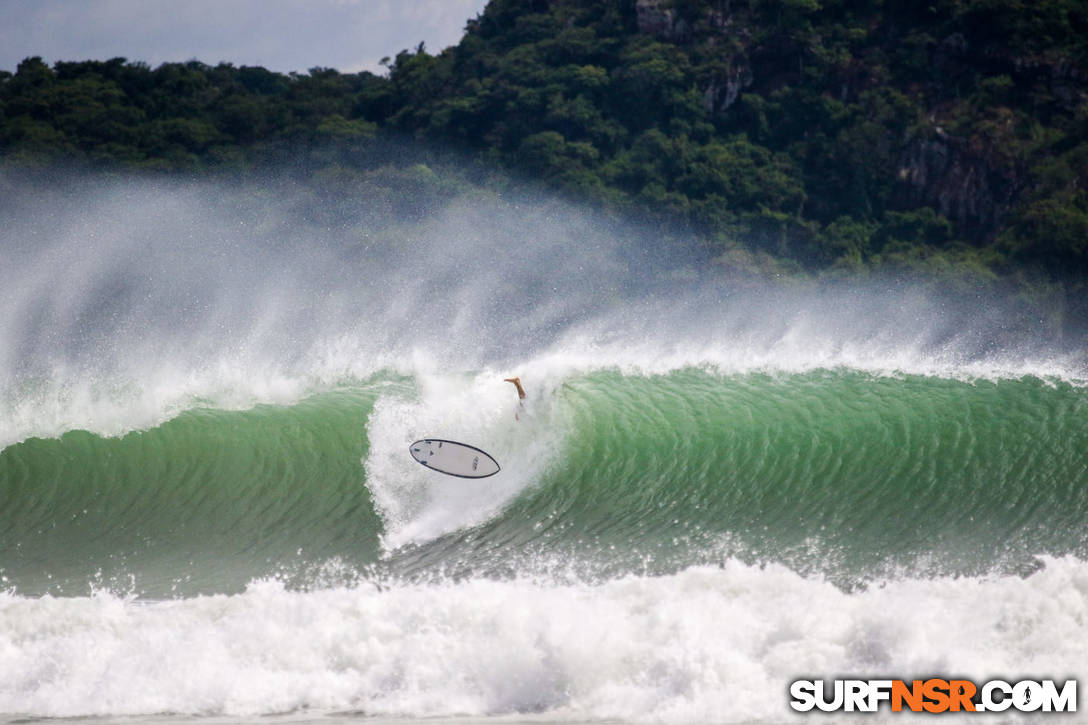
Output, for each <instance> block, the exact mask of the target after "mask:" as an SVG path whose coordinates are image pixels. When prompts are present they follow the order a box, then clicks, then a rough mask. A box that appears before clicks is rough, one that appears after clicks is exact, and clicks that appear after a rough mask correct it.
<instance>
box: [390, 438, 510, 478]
mask: <svg viewBox="0 0 1088 725" xmlns="http://www.w3.org/2000/svg"><path fill="white" fill-rule="evenodd" d="M408 450H409V451H411V452H412V458H414V459H416V460H417V461H419V462H420V463H422V464H423V465H424V466H426V467H427V468H433V469H434V470H436V471H440V472H441V473H446V474H449V475H451V476H460V477H461V478H487V477H488V476H494V475H495V474H496V473H498V472H499V464H498V462H497V461H496V460H495V459H494V458H492V457H491V456H490V455H489V454H487V453H485V452H484V451H481V450H480V449H479V448H476V447H475V446H470V445H466V444H464V443H458V442H456V441H446V440H441V439H439V438H424V439H423V440H421V441H416V442H415V443H413V444H412V445H410V446H408Z"/></svg>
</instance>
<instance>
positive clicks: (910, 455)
mask: <svg viewBox="0 0 1088 725" xmlns="http://www.w3.org/2000/svg"><path fill="white" fill-rule="evenodd" d="M416 388H417V386H416V381H414V380H412V379H410V378H400V377H397V376H388V375H382V376H378V377H375V378H373V379H371V380H369V381H363V382H359V383H355V384H352V385H346V386H342V387H339V388H336V389H333V390H329V391H327V392H324V393H320V394H315V395H313V396H311V397H308V398H306V399H304V400H302V401H301V402H298V403H296V404H293V405H287V406H270V405H262V406H258V407H256V408H253V409H250V410H244V411H225V410H214V409H206V408H205V409H196V410H190V411H188V412H184V413H182V414H180V415H178V416H177V417H175V418H173V419H171V420H168V421H166V422H164V423H162V424H161V425H159V426H157V427H153V428H151V429H149V430H142V431H137V432H132V433H129V434H127V435H124V436H121V437H103V436H100V435H96V434H92V433H89V432H85V431H71V432H68V433H65V434H64V435H62V436H60V437H59V438H52V439H40V438H32V439H29V440H25V441H23V442H20V443H17V444H14V445H10V446H8V447H7V448H5V449H4V450H3V452H2V453H0V500H2V501H3V502H4V506H3V507H2V508H0V537H2V540H3V542H4V557H3V562H2V565H0V567H2V573H3V575H4V576H5V577H6V578H7V579H6V581H7V584H8V585H9V586H14V587H15V588H16V589H17V590H18V591H20V592H23V593H35V592H45V591H51V592H54V593H72V594H75V593H85V592H86V590H87V588H88V586H107V587H112V588H116V587H121V588H126V587H127V588H129V589H132V590H133V591H135V592H137V593H141V594H145V595H148V596H166V595H171V594H179V593H182V594H185V593H198V592H214V591H225V592H232V591H239V590H241V589H242V588H243V587H244V586H245V584H246V583H247V582H248V581H250V580H251V579H253V578H254V577H259V576H268V575H276V576H282V577H286V578H288V579H289V580H293V581H295V582H296V583H300V584H301V583H306V582H312V581H313V580H314V578H315V577H328V576H331V577H333V578H335V577H337V576H339V575H340V574H338V573H337V572H338V571H339V570H344V571H350V572H354V574H353V576H354V575H357V573H358V572H360V571H363V570H368V568H369V570H371V571H373V570H379V571H381V572H383V573H386V574H394V575H398V576H410V577H411V576H427V575H428V574H433V573H434V572H437V571H441V572H443V573H446V574H449V573H452V574H454V575H458V574H461V575H471V574H497V575H502V574H504V573H514V572H519V571H526V570H534V569H541V568H543V569H547V570H549V571H554V570H555V568H556V567H557V566H559V567H561V566H570V567H572V568H573V569H576V570H577V571H578V572H579V573H580V574H582V575H588V576H591V577H593V576H601V577H610V576H614V575H619V574H623V573H625V572H635V573H649V574H660V573H670V572H675V571H678V570H680V569H682V568H683V567H686V566H690V565H692V564H705V563H715V562H717V561H721V560H723V559H724V558H726V557H730V556H737V557H741V558H742V559H744V560H750V561H752V562H754V563H758V562H770V561H777V562H785V563H787V564H789V565H790V566H791V567H792V568H794V569H795V570H799V571H802V572H814V573H823V574H827V575H830V576H832V577H833V578H837V579H838V580H841V581H842V582H844V583H847V584H848V583H849V582H851V581H856V580H861V579H865V578H871V577H873V576H884V575H889V574H893V573H895V572H897V571H908V572H911V573H928V574H947V573H953V574H964V573H983V572H987V571H994V570H997V571H1008V572H1014V573H1016V572H1019V573H1026V572H1029V571H1031V570H1032V567H1033V566H1034V564H1033V561H1034V559H1033V556H1034V555H1037V554H1051V555H1062V554H1067V553H1072V554H1075V555H1078V556H1081V557H1083V556H1085V555H1086V554H1088V542H1086V534H1085V532H1086V531H1088V485H1086V482H1088V454H1086V451H1088V394H1086V392H1085V390H1084V389H1083V388H1080V387H1075V386H1073V385H1070V384H1068V383H1063V382H1055V381H1044V380H1040V379H1037V378H1033V377H1025V378H1022V379H999V380H995V381H988V380H973V381H961V380H954V379H943V378H936V377H922V376H906V375H904V376H894V377H893V376H876V375H871V374H868V373H860V372H852V371H846V370H833V371H815V372H808V373H790V374H787V373H781V374H775V375H766V374H752V373H749V374H740V375H723V374H718V373H714V372H708V371H704V370H701V369H683V370H679V371H675V372H672V373H669V374H663V375H621V374H620V373H618V372H616V371H609V370H601V371H595V372H589V373H580V374H572V375H570V376H567V377H565V378H564V379H563V380H562V381H561V382H560V383H559V384H558V385H556V386H555V389H554V390H553V391H552V392H551V395H550V396H549V399H548V401H547V404H546V405H542V406H541V407H540V409H539V410H538V411H537V413H536V414H535V415H534V416H532V417H531V418H530V419H528V420H526V421H523V422H514V421H510V420H508V419H507V418H506V417H503V420H502V421H501V423H500V424H499V425H497V426H495V430H497V431H499V433H497V434H495V435H496V436H497V437H499V438H501V437H502V436H503V435H507V433H506V432H505V430H506V429H509V430H510V431H511V432H510V435H513V434H515V433H516V434H518V435H526V432H527V431H528V434H529V435H531V436H533V437H537V438H546V439H548V440H549V441H551V443H552V445H553V448H554V453H553V454H552V455H550V456H549V457H548V460H547V461H546V463H544V464H541V465H540V466H537V467H536V468H535V469H534V475H533V476H531V477H530V478H529V479H528V480H523V481H519V482H518V483H517V486H516V487H515V490H514V491H513V493H512V494H511V495H510V496H509V499H508V500H507V501H506V502H505V503H504V505H502V506H500V507H499V509H498V510H497V511H495V512H493V513H491V514H488V515H486V516H483V518H482V520H475V521H471V523H470V524H469V525H466V526H460V527H459V526H456V525H452V526H447V527H445V528H443V527H437V528H435V529H434V530H433V531H430V532H429V533H430V535H429V536H426V537H423V540H422V541H416V542H413V543H411V544H410V545H404V546H390V545H388V542H387V541H385V539H383V535H385V534H386V533H387V531H386V529H387V528H388V526H387V522H385V521H384V520H383V511H382V510H380V507H378V506H377V505H376V503H375V499H374V496H373V495H372V492H383V491H384V492H386V494H387V495H388V492H389V491H399V489H398V486H399V487H402V488H411V486H413V485H416V484H415V481H416V479H412V481H408V482H407V484H406V483H405V482H404V481H398V480H393V479H394V478H395V477H396V476H398V475H400V476H402V477H403V475H404V474H403V473H401V471H402V470H403V469H400V468H397V469H387V468H383V467H382V465H381V461H380V460H378V459H376V458H375V459H372V460H370V465H369V466H368V465H367V463H368V458H369V457H370V455H371V451H370V441H369V439H368V430H372V429H371V428H368V423H370V424H371V425H372V424H373V422H372V421H371V416H372V413H373V412H374V409H375V405H376V403H377V402H378V401H379V400H390V401H399V402H402V403H404V404H406V405H411V404H412V401H413V400H414V399H415V398H416V397H418V390H417V389H416ZM412 433H414V431H406V432H405V435H406V436H410V434H412ZM439 433H440V432H434V431H427V432H426V433H425V434H428V435H437V434H439ZM492 443H493V445H495V446H497V447H498V450H501V451H506V450H507V449H508V448H509V447H510V445H511V444H510V443H509V441H507V442H506V443H504V442H503V441H502V440H498V441H493V442H492ZM481 444H482V443H481ZM396 453H397V451H393V452H392V453H391V454H390V455H391V456H392V455H395V454H396ZM404 455H405V456H406V455H407V454H406V453H405V454H404ZM517 466H518V464H517V462H516V461H514V462H506V463H504V468H505V469H507V470H510V469H516V468H517ZM410 472H411V473H412V475H421V476H429V478H427V477H425V478H422V479H419V481H420V482H419V483H418V485H419V486H424V487H433V488H435V490H438V491H448V490H450V489H449V488H448V487H453V486H458V485H464V486H471V485H473V484H471V483H467V484H463V483H459V482H458V481H457V480H455V479H446V478H444V477H441V476H438V474H434V473H432V472H421V473H420V472H416V471H414V469H413V470H411V471H410ZM502 475H505V473H504V474H500V476H502ZM368 476H369V479H368ZM443 487H445V488H443ZM478 505H479V503H478V502H476V501H469V502H468V503H467V504H466V507H467V508H471V507H472V506H478Z"/></svg>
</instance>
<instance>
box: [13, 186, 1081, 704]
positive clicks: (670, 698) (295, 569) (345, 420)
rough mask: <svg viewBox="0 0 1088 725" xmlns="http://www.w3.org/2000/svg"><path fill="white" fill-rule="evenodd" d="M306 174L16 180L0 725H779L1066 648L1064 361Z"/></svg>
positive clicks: (661, 251)
mask: <svg viewBox="0 0 1088 725" xmlns="http://www.w3.org/2000/svg"><path fill="white" fill-rule="evenodd" d="M308 193H309V192H306V191H304V190H302V189H300V188H297V187H294V186H292V185H290V184H288V183H283V184H278V185H277V184H269V185H263V186H230V185H227V184H211V183H193V184H186V183H167V182H162V181H154V182H151V181H133V180H123V179H122V180H118V179H114V180H110V181H106V180H103V179H88V180H81V181H74V180H68V181H67V182H66V185H65V186H62V187H60V188H59V190H58V191H56V192H55V193H54V194H52V195H44V196H36V197H31V196H30V195H29V194H22V195H20V194H19V193H16V194H15V195H14V196H13V197H12V198H8V199H6V200H5V201H4V202H3V203H4V204H5V209H7V210H8V212H9V217H10V219H9V223H8V224H6V225H5V226H4V228H3V229H2V230H0V250H2V251H3V255H4V260H5V264H4V265H2V266H0V302H2V305H0V592H2V593H0V713H5V714H11V715H19V716H30V717H68V716H129V715H154V714H163V713H173V714H181V715H223V716H232V717H234V716H237V717H242V716H257V715H268V714H276V713H284V712H298V711H309V710H312V711H317V712H322V713H340V714H344V713H348V714H364V715H367V716H376V715H394V716H398V717H402V716H403V717H421V718H422V717H442V716H460V715H464V716H471V717H481V718H486V717H492V716H498V715H509V714H514V713H535V714H538V715H541V716H542V717H546V718H555V719H559V720H578V719H591V720H598V719H608V718H612V719H618V720H621V721H635V722H644V721H647V722H706V721H715V722H775V721H780V720H781V719H783V718H784V717H786V716H787V715H788V713H787V711H786V699H785V695H784V693H785V692H786V684H785V683H787V682H788V681H789V680H790V679H792V678H794V677H797V676H802V675H806V676H811V675H826V676H834V675H836V674H844V673H862V672H865V673H871V674H874V675H894V676H897V677H898V676H902V677H910V676H911V675H913V674H918V675H931V674H939V673H953V674H956V675H964V676H971V677H973V678H975V679H985V678H986V677H989V676H999V675H1000V676H1012V675H1014V674H1018V673H1022V674H1025V675H1036V676H1038V675H1041V674H1046V675H1053V676H1060V675H1063V674H1065V673H1070V674H1072V673H1076V672H1079V671H1084V670H1085V668H1086V666H1088V661H1086V660H1085V659H1084V655H1083V652H1082V651H1081V650H1082V648H1081V647H1079V645H1078V644H1077V643H1079V642H1082V641H1083V640H1084V635H1085V634H1086V633H1085V632H1083V629H1084V623H1085V621H1088V574H1086V566H1088V565H1086V563H1085V562H1086V561H1088V537H1086V534H1085V532H1086V531H1088V491H1086V490H1085V489H1084V486H1083V483H1084V481H1085V480H1088V478H1086V477H1088V457H1086V453H1085V451H1088V438H1086V436H1088V387H1086V386H1085V382H1086V381H1088V357H1086V355H1085V348H1084V345H1083V342H1084V341H1077V340H1060V339H1056V338H1055V337H1054V336H1053V335H1052V333H1051V329H1052V328H1051V327H1050V326H1048V325H1047V323H1046V321H1045V320H1043V321H1038V324H1034V323H1033V322H1032V321H1030V320H1025V319H1024V317H1023V315H1022V314H1021V313H1020V312H1018V311H1017V310H1018V309H1019V308H1016V306H1015V304H1013V303H1012V302H1009V301H1003V300H1001V299H996V298H992V297H984V296H980V295H978V294H975V293H973V292H972V291H971V290H969V289H964V288H951V287H948V286H945V285H943V284H941V283H937V282H933V281H925V280H917V279H915V280H910V281H907V280H894V279H872V278H868V279H858V278H853V279H837V280H824V281H814V280H808V279H802V278H791V279H788V280H787V279H775V278H770V279H768V278H754V277H751V276H747V275H745V274H740V273H734V272H733V271H731V270H730V269H729V268H728V267H725V266H724V265H723V264H722V263H720V262H717V261H713V260H711V259H709V258H708V257H704V256H700V254H701V253H700V252H693V251H691V250H690V249H686V248H684V247H681V246H677V245H675V244H674V243H672V242H669V241H667V240H666V238H665V237H662V235H659V234H658V233H657V232H656V230H652V229H645V228H635V227H631V226H629V225H626V224H624V223H622V222H620V221H616V220H611V219H607V218H604V217H600V216H596V215H593V214H589V213H586V212H585V211H584V210H579V209H578V208H576V207H574V206H572V205H569V204H565V203H560V202H555V201H550V200H540V199H528V198H503V197H501V196H498V195H493V196H478V197H474V198H461V199H459V200H457V201H454V202H452V203H450V204H449V205H447V206H445V207H443V208H441V209H434V210H430V211H429V212H428V213H427V214H425V215H423V216H422V217H421V218H417V219H386V218H383V217H382V211H381V210H372V209H368V206H367V205H368V204H370V203H371V201H370V200H368V199H366V198H361V199H358V200H357V204H358V205H359V213H358V214H355V215H349V216H348V217H346V218H334V217H322V216H320V215H318V216H315V215H314V214H313V213H312V209H313V205H314V204H313V202H314V200H313V199H312V198H309V197H308V196H307V194H308ZM513 374H518V375H521V377H522V379H523V380H524V381H525V383H526V386H527V388H528V389H529V396H528V399H527V400H526V401H525V406H524V407H519V405H518V402H517V400H516V398H515V396H514V391H513V389H512V387H511V386H509V385H508V384H506V383H504V382H503V381H502V378H503V377H506V376H509V375H513ZM515 415H517V417H516V418H515ZM427 436H435V437H438V436H442V437H448V438H452V439H457V440H465V441H467V442H472V443H475V444H478V445H481V446H483V447H484V448H486V449H487V450H488V451H489V452H491V453H492V454H494V455H495V456H496V457H497V458H498V459H499V460H500V462H501V463H502V465H503V471H502V472H501V473H500V474H498V475H496V476H494V477H493V478H490V479H484V480H481V481H469V482H464V481H457V482H452V483H451V481H450V480H445V479H444V478H443V477H440V476H438V475H437V474H435V473H434V472H432V471H429V470H427V469H424V468H423V467H420V466H418V465H417V464H416V463H415V462H414V461H412V460H411V458H410V457H408V456H407V454H406V451H407V445H408V444H409V443H410V442H411V441H412V440H414V439H416V438H421V437H427ZM148 643H153V644H154V646H152V647H149V646H148Z"/></svg>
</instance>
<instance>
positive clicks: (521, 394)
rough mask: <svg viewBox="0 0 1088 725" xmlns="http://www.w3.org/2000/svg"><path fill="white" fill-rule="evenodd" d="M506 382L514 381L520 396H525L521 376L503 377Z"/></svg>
mask: <svg viewBox="0 0 1088 725" xmlns="http://www.w3.org/2000/svg"><path fill="white" fill-rule="evenodd" d="M502 381H503V382H504V383H513V384H514V387H515V388H517V389H518V398H519V399H521V398H524V397H525V389H524V388H522V387H521V378H503V379H502Z"/></svg>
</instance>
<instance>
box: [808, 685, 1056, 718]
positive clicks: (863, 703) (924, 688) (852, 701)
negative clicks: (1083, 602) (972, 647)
mask: <svg viewBox="0 0 1088 725" xmlns="http://www.w3.org/2000/svg"><path fill="white" fill-rule="evenodd" d="M827 685H830V686H827ZM790 698H791V699H790V707H792V708H793V709H794V710H797V711H798V712H810V711H812V710H821V711H823V712H839V711H841V712H877V710H879V709H880V707H881V705H882V704H883V703H888V705H889V706H890V708H891V711H892V712H903V711H907V712H929V713H944V712H1004V711H1006V710H1008V709H1010V708H1012V709H1013V710H1019V711H1020V712H1076V711H1077V681H1076V680H1066V681H1065V682H1064V683H1062V684H1061V686H1059V685H1058V684H1057V682H1055V681H1054V680H1021V681H1019V682H1006V681H1004V680H990V681H989V682H985V683H983V684H982V685H977V684H975V683H974V682H971V681H970V680H951V679H941V678H930V679H928V680H911V681H910V682H907V681H904V680H834V681H833V682H832V683H825V682H824V681H823V680H796V681H795V682H793V683H791V684H790Z"/></svg>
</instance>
